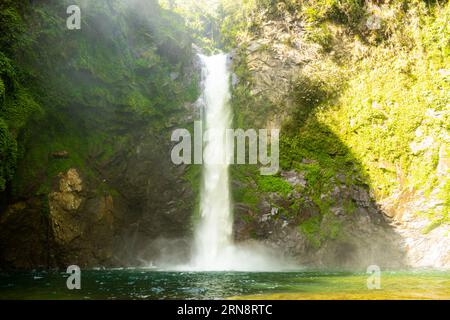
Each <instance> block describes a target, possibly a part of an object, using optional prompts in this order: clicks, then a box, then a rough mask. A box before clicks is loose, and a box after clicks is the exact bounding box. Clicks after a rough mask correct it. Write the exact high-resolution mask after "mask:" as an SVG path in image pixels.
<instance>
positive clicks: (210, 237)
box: [192, 54, 233, 270]
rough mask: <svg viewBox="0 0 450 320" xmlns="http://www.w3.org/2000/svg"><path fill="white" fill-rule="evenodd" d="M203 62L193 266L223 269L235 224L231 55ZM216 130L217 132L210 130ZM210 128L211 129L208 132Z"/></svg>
mask: <svg viewBox="0 0 450 320" xmlns="http://www.w3.org/2000/svg"><path fill="white" fill-rule="evenodd" d="M200 57H201V61H202V63H203V85H204V88H203V90H204V91H203V101H204V108H205V109H204V127H205V130H206V132H210V133H212V132H214V134H206V135H205V138H204V148H203V158H204V166H203V181H202V193H201V202H200V216H201V217H200V221H199V223H198V225H197V228H196V233H195V243H194V257H193V261H192V262H193V265H194V267H197V268H201V269H205V270H217V269H223V268H224V266H225V265H226V264H227V260H228V259H229V258H230V257H227V256H226V255H225V252H227V251H228V250H230V247H231V246H232V240H231V236H232V224H233V217H232V213H231V201H230V188H229V172H228V164H226V163H227V161H225V160H226V156H227V150H226V147H225V146H226V134H225V132H226V130H227V129H229V128H231V112H230V106H229V100H230V90H229V79H230V73H229V71H228V66H227V65H228V63H227V60H228V56H227V55H225V54H219V55H215V56H211V57H206V56H200ZM211 129H212V130H214V131H211ZM208 130H210V131H208Z"/></svg>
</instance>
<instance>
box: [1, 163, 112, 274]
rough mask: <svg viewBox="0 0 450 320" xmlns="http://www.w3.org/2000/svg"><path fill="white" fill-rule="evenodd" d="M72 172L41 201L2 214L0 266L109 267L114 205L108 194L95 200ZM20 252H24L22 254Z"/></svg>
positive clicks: (29, 201) (93, 195)
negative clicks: (107, 265) (105, 265)
mask: <svg viewBox="0 0 450 320" xmlns="http://www.w3.org/2000/svg"><path fill="white" fill-rule="evenodd" d="M85 184H87V183H85V182H84V181H83V179H82V178H81V176H80V174H79V172H78V170H77V169H75V168H72V169H69V170H68V171H67V172H66V173H61V174H60V175H59V177H58V181H57V183H56V187H55V190H54V191H53V192H51V193H50V194H49V195H48V200H47V199H45V197H44V198H33V199H29V200H27V201H26V202H20V203H16V204H14V205H11V206H10V207H9V208H8V209H7V212H6V214H4V215H3V216H2V219H1V222H0V228H1V230H2V236H3V238H2V254H1V258H2V261H0V262H1V266H3V267H7V268H10V267H12V268H32V267H36V266H42V267H67V266H69V265H71V264H77V265H79V266H80V267H84V266H95V265H104V264H108V263H110V261H111V259H112V255H113V247H112V245H113V238H114V227H115V220H116V216H115V214H116V213H115V210H116V208H115V206H114V201H113V198H112V197H111V195H107V194H106V195H102V196H97V195H95V194H93V193H92V192H91V191H90V190H89V189H88V187H87V186H85ZM24 248H26V250H22V249H24Z"/></svg>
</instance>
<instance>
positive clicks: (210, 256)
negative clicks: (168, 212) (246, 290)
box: [181, 54, 288, 271]
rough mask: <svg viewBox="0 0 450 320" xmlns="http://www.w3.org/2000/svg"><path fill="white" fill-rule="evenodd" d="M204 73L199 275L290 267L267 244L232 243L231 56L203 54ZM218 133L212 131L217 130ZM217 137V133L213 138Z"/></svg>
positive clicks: (193, 267) (196, 246) (192, 266)
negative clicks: (229, 132) (228, 131)
mask: <svg viewBox="0 0 450 320" xmlns="http://www.w3.org/2000/svg"><path fill="white" fill-rule="evenodd" d="M200 58H201V61H202V64H203V70H202V76H203V96H202V99H203V103H204V115H203V120H204V129H205V137H204V146H203V159H204V166H203V178H202V179H203V181H202V190H201V202H200V220H199V222H198V224H197V226H196V229H195V241H194V248H193V256H192V259H191V263H190V264H189V265H188V266H184V267H181V269H189V270H196V271H225V270H234V271H276V270H280V269H285V268H286V267H288V266H287V265H286V264H283V262H281V260H279V259H275V258H273V256H272V255H271V254H269V253H268V250H267V249H266V248H264V247H263V246H262V245H258V244H255V243H253V244H247V245H239V246H237V245H235V244H234V243H233V239H232V232H233V230H232V228H233V215H232V209H231V207H232V206H231V195H230V181H229V180H230V179H229V168H228V164H227V161H226V160H228V159H226V157H227V155H229V154H232V153H228V152H227V151H231V150H227V143H226V130H227V129H230V128H231V108H230V104H229V102H230V97H231V94H230V71H229V58H230V57H229V55H226V54H218V55H215V56H211V57H207V56H200ZM211 131H212V132H211ZM211 133H212V134H211Z"/></svg>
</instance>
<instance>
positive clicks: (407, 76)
mask: <svg viewBox="0 0 450 320" xmlns="http://www.w3.org/2000/svg"><path fill="white" fill-rule="evenodd" d="M224 10H225V11H226V12H227V14H226V18H225V21H224V24H223V28H222V30H223V33H224V35H225V40H226V42H227V43H228V47H229V48H237V49H236V54H235V61H236V62H235V70H236V74H237V78H238V79H239V82H238V84H237V86H236V88H235V92H234V106H235V113H236V125H237V126H239V127H257V128H258V127H268V128H271V127H275V128H277V127H278V128H282V131H281V141H280V143H281V150H280V153H281V166H282V171H281V173H280V174H279V176H276V177H271V178H261V177H258V176H257V174H256V172H252V170H251V169H248V168H241V167H236V168H235V199H236V201H237V202H238V203H237V205H236V214H237V216H238V219H237V221H238V222H237V229H238V230H240V232H238V237H240V238H244V239H246V238H258V239H267V241H268V242H270V243H273V242H275V243H276V245H277V246H278V247H280V248H284V249H285V250H286V251H287V252H290V253H294V254H296V255H297V256H298V257H299V260H301V261H302V260H303V261H304V263H311V264H314V265H317V264H319V265H324V266H331V265H338V266H347V267H351V266H357V265H360V266H361V267H367V266H368V265H369V264H378V265H380V266H391V267H392V266H399V265H403V266H415V267H425V266H430V267H448V266H449V264H450V254H449V252H450V250H449V249H450V237H449V232H448V231H449V225H448V222H449V220H448V219H449V215H448V214H449V199H450V198H449V197H450V192H449V190H448V186H449V177H450V175H449V169H450V168H449V146H450V145H449V127H448V124H449V123H450V122H449V116H450V114H449V112H450V109H449V92H450V90H449V89H450V88H449V78H448V68H449V61H450V59H449V52H450V51H449V49H450V46H449V40H448V39H449V37H448V34H449V30H448V17H449V5H448V4H447V3H445V2H439V1H437V2H433V3H427V2H424V1H413V2H411V1H389V2H386V3H385V4H383V3H381V4H380V2H375V1H374V2H371V1H367V2H364V3H363V2H362V1H351V0H349V1H301V2H297V1H278V2H277V3H276V4H275V3H273V2H271V1H241V2H239V3H236V2H233V1H224Z"/></svg>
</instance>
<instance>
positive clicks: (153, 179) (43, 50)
mask: <svg viewBox="0 0 450 320" xmlns="http://www.w3.org/2000/svg"><path fill="white" fill-rule="evenodd" d="M70 4H71V3H70V1H47V2H45V3H37V2H24V3H17V2H16V1H2V2H1V4H0V20H1V23H0V26H1V32H0V34H1V35H2V36H1V38H0V44H1V53H0V75H1V82H0V89H1V92H0V93H1V98H0V99H1V100H0V103H1V104H0V128H1V129H0V139H1V144H0V146H1V147H0V151H1V153H0V159H1V163H0V192H1V213H0V266H3V267H22V268H30V267H34V266H39V265H41V266H67V264H68V263H70V262H71V261H72V262H73V261H77V263H79V264H80V265H90V266H92V265H105V264H106V265H108V264H115V265H117V264H122V263H125V264H138V263H140V261H139V259H144V260H145V259H146V258H147V256H146V254H147V253H151V254H152V255H157V254H158V250H159V248H158V247H155V248H147V247H146V245H148V243H149V242H150V241H149V240H151V239H155V238H158V237H162V236H170V235H173V234H176V235H177V236H179V237H182V236H183V234H184V233H185V232H186V231H188V226H189V224H188V223H186V222H189V219H190V212H191V211H192V206H193V202H194V201H193V200H192V199H193V196H192V192H191V185H190V183H189V181H187V180H186V179H185V178H184V170H185V168H175V167H174V166H172V165H171V162H170V147H171V146H170V133H171V128H172V127H173V126H175V125H186V124H185V123H186V121H189V119H190V117H192V115H193V112H194V110H193V106H192V102H193V101H195V99H196V96H197V80H196V79H197V72H196V71H195V70H194V66H193V54H192V49H191V39H190V36H189V35H188V34H187V33H186V31H185V29H184V25H183V20H182V19H181V18H180V17H179V16H177V15H176V14H173V13H171V12H169V11H166V10H162V9H161V8H160V7H159V5H158V3H157V2H156V1H131V2H130V1H120V0H117V1H85V2H83V5H82V6H81V22H82V23H81V30H69V29H68V28H67V27H66V19H67V18H68V16H69V15H68V14H66V9H67V7H68V6H69V5H70ZM173 199H178V201H177V202H175V201H173Z"/></svg>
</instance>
